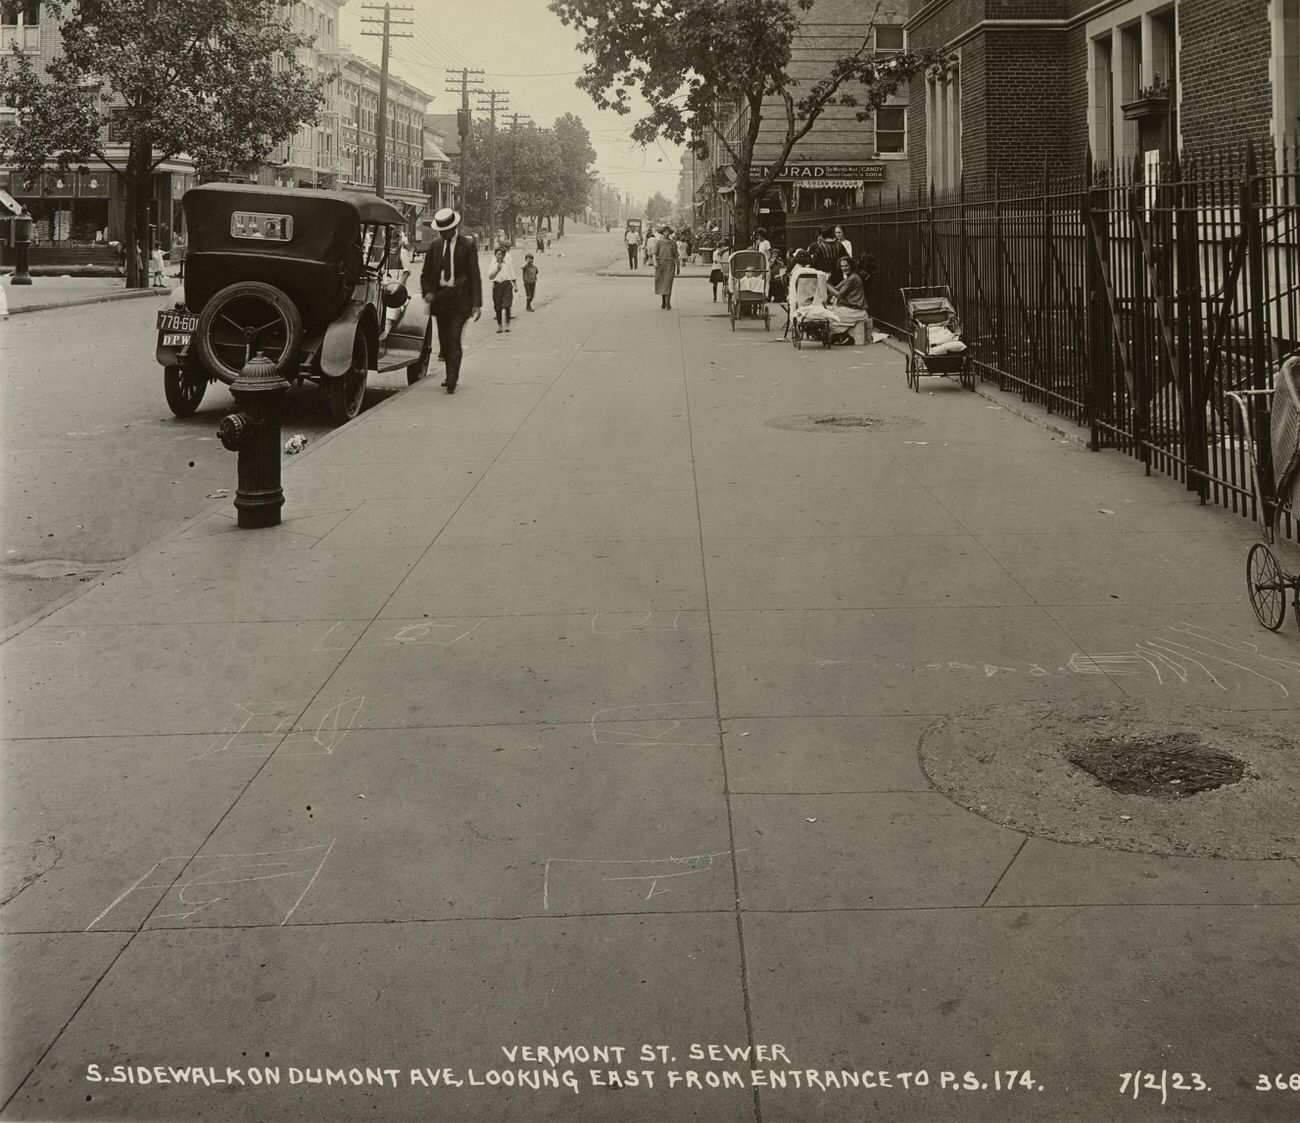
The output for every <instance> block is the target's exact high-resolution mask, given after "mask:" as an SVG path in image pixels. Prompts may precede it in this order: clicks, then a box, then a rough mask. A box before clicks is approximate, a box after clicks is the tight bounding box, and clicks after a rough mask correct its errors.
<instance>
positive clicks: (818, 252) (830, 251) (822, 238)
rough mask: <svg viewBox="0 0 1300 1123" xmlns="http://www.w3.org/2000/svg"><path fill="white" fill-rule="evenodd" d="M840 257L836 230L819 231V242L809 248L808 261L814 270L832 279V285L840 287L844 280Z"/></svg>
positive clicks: (824, 229)
mask: <svg viewBox="0 0 1300 1123" xmlns="http://www.w3.org/2000/svg"><path fill="white" fill-rule="evenodd" d="M840 256H841V255H840V247H839V244H838V243H837V242H836V241H835V230H834V228H833V227H830V226H823V227H821V228H820V229H819V230H818V231H817V240H816V241H815V242H813V244H812V245H810V246H809V247H808V259H809V262H810V264H811V265H812V267H813V268H814V269H816V270H818V271H820V272H822V273H825V274H827V275H828V276H829V277H830V283H831V284H832V285H838V284H839V283H840V282H841V281H842V280H843V279H844V277H843V275H842V274H841V273H840Z"/></svg>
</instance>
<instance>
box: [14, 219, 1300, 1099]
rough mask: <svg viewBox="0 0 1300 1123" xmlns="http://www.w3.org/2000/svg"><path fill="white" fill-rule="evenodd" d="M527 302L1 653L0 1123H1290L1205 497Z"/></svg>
mask: <svg viewBox="0 0 1300 1123" xmlns="http://www.w3.org/2000/svg"><path fill="white" fill-rule="evenodd" d="M574 241H575V243H576V242H577V241H578V239H577V238H575V239H574ZM606 242H607V243H608V245H606V244H605V243H606ZM590 245H591V248H592V252H591V256H592V257H593V258H594V257H601V256H603V257H604V259H605V260H606V261H607V262H609V261H614V260H616V259H617V253H618V237H617V235H616V234H612V235H607V236H606V235H600V236H597V235H592V236H591V242H590ZM607 251H608V252H607ZM573 252H574V253H575V254H576V253H577V252H578V251H577V250H574V251H573ZM547 295H548V303H547V304H546V305H545V306H544V308H543V310H542V311H539V312H538V313H536V314H534V315H533V316H528V315H527V314H521V316H520V317H519V319H520V321H521V322H520V323H519V326H518V328H517V330H516V331H514V332H512V333H511V334H510V335H499V336H498V335H495V334H493V333H487V334H485V335H484V336H483V337H482V339H481V345H480V346H479V347H478V349H477V350H476V351H475V352H474V353H473V354H472V355H471V356H470V358H469V359H468V360H467V362H466V365H465V368H464V371H463V373H462V377H461V383H460V387H459V389H458V391H457V393H456V395H455V396H454V397H449V396H447V395H446V394H445V393H444V392H443V391H442V390H441V389H440V388H439V386H438V385H437V379H436V378H435V379H431V380H428V381H426V382H424V383H422V384H420V385H418V386H416V387H414V388H412V389H410V390H405V391H402V392H400V393H397V394H394V395H392V396H391V397H390V398H388V399H387V400H386V401H384V402H383V403H382V404H380V405H378V406H377V407H376V408H373V409H371V410H369V411H368V412H366V413H365V414H364V415H363V416H362V417H361V418H360V419H358V420H357V421H356V422H354V423H352V424H349V425H347V426H345V427H343V428H342V429H340V430H338V431H337V432H334V433H333V434H331V435H329V436H327V437H325V438H323V439H320V440H318V441H315V442H313V443H312V444H311V445H310V446H309V447H308V449H307V451H306V452H305V453H303V454H302V455H300V456H297V457H294V458H292V459H291V460H289V461H286V467H285V489H286V493H287V496H288V501H287V503H286V506H285V510H284V515H285V521H284V524H283V525H282V526H281V527H279V528H276V529H269V530H263V531H240V530H238V529H237V528H236V527H235V525H234V522H233V510H232V509H231V508H230V506H229V505H228V503H226V502H220V503H213V505H212V506H211V507H210V508H209V509H207V510H205V511H202V512H200V513H199V514H198V515H197V516H196V517H195V518H192V519H190V520H188V521H187V522H185V523H184V524H183V525H181V526H179V527H177V528H175V529H174V530H173V531H172V532H171V533H169V534H167V535H165V536H164V537H162V538H161V539H160V540H159V541H157V542H155V543H153V544H152V545H150V546H148V547H146V548H145V549H143V550H142V551H140V552H139V553H136V554H134V555H133V556H132V557H130V558H129V559H128V561H127V562H125V563H124V564H123V565H122V566H121V567H120V568H121V572H119V573H116V574H115V575H113V576H111V577H108V578H105V579H102V580H99V581H96V582H90V583H87V584H86V585H85V586H83V588H82V590H81V591H80V595H78V596H75V598H73V599H71V600H69V601H68V602H67V603H64V604H63V605H62V606H61V607H58V609H57V611H54V612H52V613H51V614H49V615H46V616H45V617H44V618H42V619H40V620H39V621H36V622H31V621H28V622H26V623H25V624H24V625H23V626H21V627H20V628H19V629H18V631H17V634H15V635H13V636H12V638H10V639H9V640H8V642H7V643H5V644H4V645H3V647H0V659H2V660H3V675H4V692H5V709H4V713H5V720H4V733H5V739H4V741H3V743H2V745H0V751H2V752H3V757H2V758H0V759H2V760H3V769H4V790H5V822H4V858H5V867H4V868H5V889H4V895H3V902H4V903H3V906H2V907H0V924H2V925H3V933H4V935H3V948H4V957H3V974H2V976H0V982H2V983H3V988H2V990H0V994H3V1003H4V1007H3V1013H4V1018H3V1026H2V1027H0V1044H2V1050H0V1052H2V1056H3V1071H2V1072H0V1100H2V1102H3V1105H4V1106H3V1109H2V1110H0V1117H2V1118H5V1119H44V1120H68V1119H78V1120H79V1119H156V1120H189V1119H212V1120H356V1119H360V1118H372V1119H377V1120H424V1119H436V1120H455V1121H475V1123H477V1121H480V1120H484V1121H486V1120H492V1121H498V1120H499V1121H503V1123H504V1121H510V1123H521V1121H531V1120H560V1119H563V1120H591V1121H600V1123H608V1121H611V1120H637V1121H647V1123H652V1121H653V1123H675V1121H677V1120H691V1119H695V1120H704V1121H707V1123H725V1121H731V1120H746V1121H749V1120H758V1121H769V1123H770V1121H778V1120H779V1121H787V1120H788V1121H794V1120H818V1121H820V1120H828V1121H839V1120H858V1119H882V1120H889V1121H913V1120H947V1119H957V1120H979V1121H989V1123H993V1121H997V1123H1002V1121H1006V1120H1025V1121H1031V1120H1032V1121H1035V1123H1042V1121H1058V1120H1060V1121H1076V1120H1077V1121H1098V1123H1101V1121H1107V1123H1109V1121H1115V1120H1129V1119H1140V1120H1146V1119H1166V1118H1175V1119H1200V1120H1255V1119H1265V1120H1272V1119H1277V1120H1282V1119H1295V1118H1296V1117H1297V1114H1298V1113H1300V1075H1296V1076H1294V1077H1293V1076H1292V1074H1300V1029H1298V1028H1297V1027H1298V1026H1300V1018H1298V1017H1297V1014H1298V1013H1300V993H1298V992H1297V987H1296V979H1297V978H1298V977H1300V972H1298V968H1300V942H1298V941H1297V939H1296V932H1297V924H1296V922H1297V918H1298V917H1300V868H1298V865H1297V860H1296V859H1297V856H1298V855H1300V839H1298V838H1297V831H1296V828H1295V819H1294V814H1293V811H1294V806H1295V803H1294V799H1293V795H1294V792H1295V788H1296V781H1297V777H1296V772H1297V767H1300V766H1298V765H1297V763H1296V761H1297V759H1300V758H1297V757H1296V755H1295V751H1294V750H1295V744H1294V740H1293V739H1292V738H1291V734H1290V731H1291V730H1292V729H1293V728H1294V716H1295V708H1296V699H1297V697H1300V641H1298V640H1297V636H1296V632H1295V630H1294V626H1293V625H1292V624H1290V623H1288V624H1287V626H1286V629H1285V630H1284V631H1282V632H1281V633H1279V634H1276V635H1275V634H1272V633H1267V632H1264V631H1263V630H1262V629H1260V628H1259V627H1258V625H1256V623H1255V622H1254V619H1253V617H1252V615H1251V611H1250V608H1249V606H1248V605H1247V604H1246V601H1245V596H1244V592H1245V586H1244V582H1243V580H1242V572H1243V568H1244V559H1245V553H1246V549H1247V547H1248V545H1249V543H1250V541H1251V540H1252V537H1253V528H1252V527H1251V526H1250V525H1249V524H1248V523H1246V522H1244V521H1242V520H1240V519H1237V518H1235V517H1234V516H1232V515H1230V514H1228V513H1227V512H1223V511H1220V510H1216V509H1213V508H1210V509H1207V508H1202V507H1200V506H1198V505H1197V504H1196V502H1195V500H1194V499H1191V498H1189V497H1188V495H1187V493H1186V492H1185V491H1183V490H1182V489H1181V488H1180V487H1179V486H1178V485H1176V484H1174V483H1173V482H1170V481H1168V480H1164V479H1160V478H1146V477H1144V476H1143V475H1142V473H1141V470H1140V468H1139V467H1138V466H1137V465H1136V464H1135V463H1134V462H1132V461H1130V460H1127V459H1125V458H1123V457H1121V456H1119V455H1117V454H1113V453H1100V454H1098V453H1091V452H1088V451H1087V450H1085V449H1083V448H1082V447H1081V446H1080V445H1079V443H1078V442H1077V440H1074V439H1072V438H1071V437H1070V436H1068V435H1067V436H1062V435H1060V434H1058V433H1057V432H1054V431H1052V430H1050V429H1048V428H1046V427H1044V426H1043V425H1040V424H1036V423H1035V422H1033V421H1031V420H1026V419H1024V418H1022V417H1020V416H1018V415H1017V413H1016V409H1017V406H1016V403H1015V401H1014V400H1011V399H1000V398H998V397H997V395H995V394H993V395H989V396H985V395H983V394H972V393H968V392H965V391H963V390H961V389H960V388H958V387H957V386H955V385H953V384H950V383H947V382H942V381H926V382H924V383H923V392H922V393H920V394H919V395H918V394H913V393H911V392H909V391H908V390H907V389H906V387H905V384H904V378H903V362H902V358H901V356H900V354H899V353H898V351H897V350H895V349H893V348H892V347H890V346H888V345H884V344H877V345H873V346H871V347H865V348H864V347H855V348H836V349H833V350H829V351H827V350H822V349H820V348H805V349H804V350H802V351H799V352H796V351H795V350H794V349H793V348H792V347H790V346H789V345H788V344H783V343H781V342H780V339H779V329H780V322H781V320H782V317H780V316H779V315H778V316H777V317H776V318H775V322H774V324H773V330H772V331H771V332H765V331H764V330H763V327H762V324H761V322H759V321H749V322H742V323H740V324H738V325H737V326H736V330H735V331H734V332H733V331H732V330H731V329H730V325H729V324H728V323H727V321H726V319H725V318H724V316H723V315H722V314H721V310H722V306H721V305H715V304H713V303H712V302H711V300H710V298H709V293H708V287H707V285H706V284H705V283H704V282H702V281H694V282H693V283H692V284H687V283H685V282H683V284H682V285H681V286H680V288H679V291H678V293H677V294H676V295H675V297H674V302H673V309H672V310H671V311H662V310H661V309H660V308H659V302H658V300H657V298H655V297H654V296H653V293H652V291H651V287H650V278H649V277H648V276H647V277H644V278H640V279H622V278H616V277H595V276H591V275H588V274H585V273H582V272H580V271H575V272H574V273H573V274H572V275H571V276H569V277H568V278H566V279H564V280H563V281H562V282H560V281H558V280H557V281H556V283H555V284H554V286H553V287H552V288H551V289H549V290H548V293H547ZM1292 560H1294V559H1292ZM1211 733H1213V734H1214V744H1215V745H1220V744H1227V745H1228V746H1229V748H1228V752H1229V754H1230V755H1231V754H1236V756H1238V757H1240V760H1238V761H1237V763H1239V764H1240V765H1241V766H1242V767H1241V769H1240V770H1239V771H1238V773H1237V774H1236V776H1235V779H1233V780H1232V781H1231V782H1229V783H1227V784H1225V785H1224V786H1222V787H1219V788H1216V789H1214V790H1209V791H1204V792H1201V793H1200V794H1197V795H1195V796H1192V797H1184V798H1178V793H1176V792H1174V791H1173V790H1172V789H1169V790H1165V791H1162V792H1159V793H1155V794H1125V793H1124V792H1122V791H1118V790H1115V789H1114V788H1112V787H1106V786H1103V785H1102V784H1101V783H1099V782H1098V781H1097V780H1095V779H1094V778H1093V776H1092V775H1091V774H1090V773H1088V772H1086V771H1084V770H1083V769H1082V768H1080V767H1078V766H1076V765H1075V764H1072V763H1068V760H1067V758H1070V759H1074V758H1078V757H1079V754H1080V753H1081V752H1083V751H1084V750H1089V751H1093V750H1095V751H1097V752H1100V753H1101V755H1103V756H1105V755H1107V754H1109V755H1110V756H1111V757H1113V756H1114V755H1115V751H1116V749H1117V748H1118V749H1119V750H1121V751H1123V752H1130V753H1131V754H1132V755H1134V756H1135V757H1136V756H1141V754H1142V753H1144V752H1147V751H1148V750H1149V749H1151V748H1152V746H1153V745H1154V746H1155V747H1157V748H1159V747H1160V746H1162V745H1163V746H1165V748H1166V749H1167V750H1168V753H1170V754H1173V755H1175V756H1177V755H1178V754H1179V753H1183V754H1184V756H1185V758H1186V759H1189V760H1190V759H1192V757H1197V754H1198V753H1199V751H1200V750H1199V747H1198V746H1199V744H1200V738H1201V737H1202V735H1205V736H1206V737H1207V738H1208V737H1209V736H1210V734H1211ZM1187 754H1190V755H1187ZM1202 755H1203V754H1202ZM1197 759H1200V758H1199V757H1197ZM1173 782H1174V781H1172V780H1170V781H1168V783H1173ZM1288 809H1289V810H1290V811H1291V812H1292V814H1290V815H1288V814H1287V811H1288ZM1234 828H1239V829H1234ZM1099 840H1100V841H1103V842H1104V843H1105V845H1098V844H1097V842H1098V841H1099ZM534 1085H535V1086H534Z"/></svg>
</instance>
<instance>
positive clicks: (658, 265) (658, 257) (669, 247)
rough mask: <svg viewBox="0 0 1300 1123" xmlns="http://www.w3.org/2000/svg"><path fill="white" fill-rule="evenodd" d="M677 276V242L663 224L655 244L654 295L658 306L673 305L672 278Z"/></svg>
mask: <svg viewBox="0 0 1300 1123" xmlns="http://www.w3.org/2000/svg"><path fill="white" fill-rule="evenodd" d="M676 276H677V243H676V242H674V241H673V238H672V235H671V234H670V233H669V232H668V228H667V227H666V226H665V227H664V228H663V229H662V230H660V231H659V241H658V242H657V243H656V244H655V295H656V296H657V297H659V301H660V304H659V307H660V308H671V307H672V306H673V278H674V277H676Z"/></svg>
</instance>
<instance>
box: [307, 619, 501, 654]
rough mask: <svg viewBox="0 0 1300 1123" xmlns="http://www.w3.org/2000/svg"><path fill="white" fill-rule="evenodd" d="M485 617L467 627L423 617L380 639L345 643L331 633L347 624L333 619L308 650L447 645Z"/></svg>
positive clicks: (458, 639) (462, 623) (474, 629)
mask: <svg viewBox="0 0 1300 1123" xmlns="http://www.w3.org/2000/svg"><path fill="white" fill-rule="evenodd" d="M486 620H487V617H486V616H484V617H482V618H481V619H479V620H478V621H476V622H475V623H474V624H473V625H471V626H470V627H468V628H467V627H465V622H464V621H463V620H457V621H454V622H452V623H448V624H439V623H437V622H436V621H433V620H426V621H421V622H420V623H418V624H407V625H406V626H405V627H402V628H398V629H397V631H396V632H394V633H393V634H392V635H390V636H384V637H383V638H380V639H369V640H358V641H357V642H356V643H348V642H347V641H346V640H345V639H343V638H341V637H339V636H335V635H334V633H335V631H336V630H337V629H339V628H341V627H342V626H343V625H344V624H345V623H347V621H345V620H337V621H335V622H334V623H333V624H331V625H330V626H329V628H328V629H326V632H325V634H324V635H323V636H321V638H320V639H318V640H317V641H316V643H315V645H314V646H313V647H312V650H313V651H359V650H362V649H365V648H372V647H401V646H404V645H406V644H428V645H430V646H433V647H451V645H452V644H454V643H459V642H460V641H461V640H463V639H465V638H466V637H467V636H470V635H473V634H474V632H476V631H478V629H479V628H480V627H482V626H483V624H484V622H485V621H486Z"/></svg>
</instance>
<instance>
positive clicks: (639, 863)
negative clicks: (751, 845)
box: [542, 847, 748, 912]
mask: <svg viewBox="0 0 1300 1123" xmlns="http://www.w3.org/2000/svg"><path fill="white" fill-rule="evenodd" d="M747 851H748V847H745V848H742V849H740V850H715V851H714V852H712V853H710V854H688V855H684V856H683V857H680V858H674V857H668V858H547V859H546V861H545V863H544V864H543V866H542V911H543V912H550V910H551V867H552V866H553V865H573V866H623V867H628V866H631V867H640V868H648V872H646V873H626V874H623V873H612V872H611V873H608V874H606V875H605V876H603V877H601V879H600V880H601V881H610V882H613V881H643V882H644V881H648V882H649V883H650V887H649V890H648V891H647V893H646V895H645V897H643V898H642V899H643V900H646V901H648V900H650V898H651V897H661V896H663V895H664V894H665V893H667V892H668V890H669V889H671V888H672V886H665V887H664V888H663V889H660V888H659V883H660V882H661V881H671V880H673V879H675V878H679V877H694V876H695V875H697V874H702V873H708V872H709V871H710V870H711V869H714V868H715V866H716V864H717V859H718V858H723V857H726V856H727V855H729V854H744V853H746V852H747Z"/></svg>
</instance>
